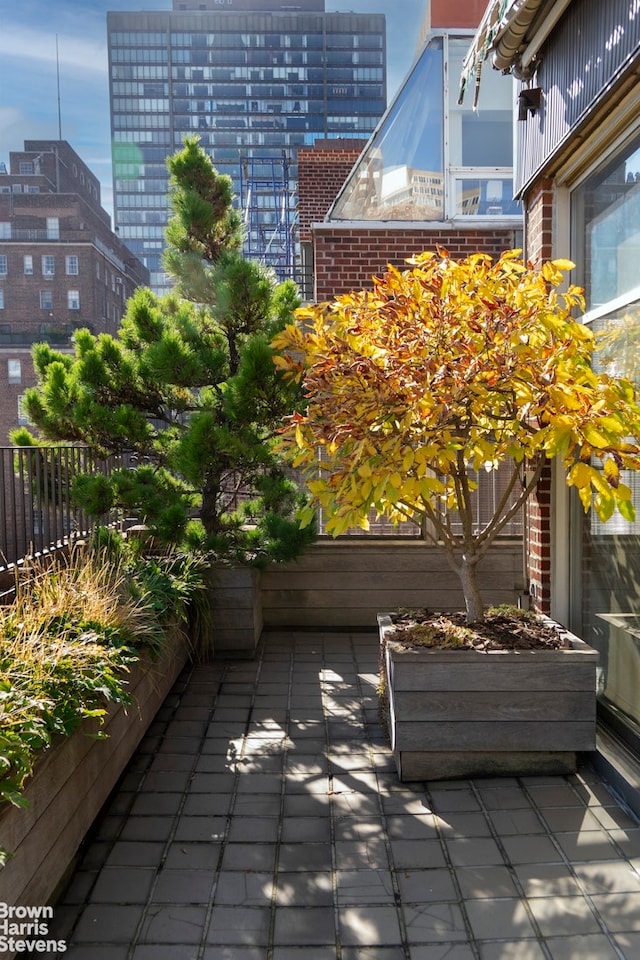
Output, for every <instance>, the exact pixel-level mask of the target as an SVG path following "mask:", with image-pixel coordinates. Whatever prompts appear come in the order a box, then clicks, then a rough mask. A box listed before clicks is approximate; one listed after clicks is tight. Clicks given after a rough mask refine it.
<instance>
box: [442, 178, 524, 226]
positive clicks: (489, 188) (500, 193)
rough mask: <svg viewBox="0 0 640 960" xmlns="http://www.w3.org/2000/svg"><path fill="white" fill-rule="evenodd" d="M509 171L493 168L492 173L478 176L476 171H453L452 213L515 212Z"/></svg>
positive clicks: (487, 214) (518, 209) (517, 209)
mask: <svg viewBox="0 0 640 960" xmlns="http://www.w3.org/2000/svg"><path fill="white" fill-rule="evenodd" d="M501 173H502V175H501ZM510 173H511V172H510V171H502V172H498V171H496V172H494V173H493V175H492V174H489V175H488V176H486V177H481V178H480V177H478V176H477V171H475V173H474V175H471V174H466V173H454V175H453V184H454V203H455V207H454V211H453V213H454V216H456V217H470V216H475V217H503V216H518V215H519V214H520V213H521V207H520V204H519V202H518V201H517V200H514V199H513V178H512V177H511V175H510Z"/></svg>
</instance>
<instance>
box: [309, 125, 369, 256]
mask: <svg viewBox="0 0 640 960" xmlns="http://www.w3.org/2000/svg"><path fill="white" fill-rule="evenodd" d="M365 143H366V140H319V141H316V143H315V145H314V146H313V147H309V148H303V149H301V150H299V151H298V222H299V225H300V240H301V241H302V242H303V243H304V242H305V241H309V240H310V239H311V230H310V227H311V224H312V223H319V222H321V221H322V220H324V218H325V215H326V214H327V212H328V210H329V207H330V206H331V204H332V203H333V201H334V200H335V198H336V197H337V195H338V193H339V192H340V189H341V187H342V185H343V183H344V182H345V180H346V179H347V177H348V176H349V174H350V173H351V170H352V168H353V166H354V164H355V162H356V160H357V159H358V157H359V156H360V153H361V152H362V149H363V148H364V145H365Z"/></svg>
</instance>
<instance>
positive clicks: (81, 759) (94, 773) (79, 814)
mask: <svg viewBox="0 0 640 960" xmlns="http://www.w3.org/2000/svg"><path fill="white" fill-rule="evenodd" d="M186 660H187V646H186V642H185V638H184V636H183V635H182V634H181V633H180V632H178V631H176V632H175V634H174V635H172V636H171V637H170V638H169V639H168V640H167V644H166V647H165V649H164V650H163V652H162V654H161V655H160V656H158V657H157V658H156V659H151V658H150V657H149V656H148V654H146V653H145V652H142V653H141V659H140V662H139V663H138V664H135V665H134V666H133V667H132V668H131V672H130V682H129V690H130V692H131V695H132V697H133V700H132V703H131V704H130V705H128V706H122V705H119V704H111V705H110V708H109V713H108V716H107V717H106V718H105V723H104V725H103V726H102V727H101V728H99V729H101V730H102V731H104V732H105V733H106V734H107V735H108V739H106V740H96V739H94V738H93V737H91V736H90V734H91V733H92V732H94V731H95V730H96V729H98V728H97V726H96V725H92V724H91V723H89V722H87V723H86V724H84V725H83V726H82V727H81V728H78V729H77V730H76V731H75V732H74V733H73V734H72V736H70V737H67V738H61V739H60V741H59V742H58V743H57V744H56V745H55V746H53V747H51V748H50V749H48V750H47V751H46V752H45V753H44V754H43V756H42V758H41V759H40V760H39V762H38V763H37V765H36V768H35V771H34V774H33V776H32V777H31V779H30V780H29V781H28V782H27V785H26V789H25V793H24V795H25V797H26V799H27V801H28V803H29V806H28V808H27V809H19V808H17V807H13V806H10V805H8V804H7V805H5V806H4V807H3V808H2V811H1V812H0V845H2V847H4V848H5V849H6V850H9V851H10V852H11V853H12V854H13V856H12V857H11V859H10V860H9V861H8V862H7V864H6V866H5V867H4V869H2V870H0V903H6V904H8V905H10V906H13V905H20V906H22V905H34V906H37V905H42V904H47V903H50V902H51V900H52V899H53V898H54V897H55V893H56V890H57V889H58V888H59V887H60V885H61V883H62V882H63V880H64V879H65V877H66V875H67V874H68V872H69V870H70V868H71V867H72V866H73V864H74V860H75V857H76V854H77V852H78V850H79V847H80V845H81V843H82V841H83V839H84V837H85V835H86V833H87V831H88V830H89V828H90V827H91V825H92V823H93V821H94V820H95V818H96V816H97V815H98V813H99V812H100V809H101V808H102V806H103V805H104V803H105V801H106V800H107V799H108V797H109V794H110V793H111V791H112V790H113V788H114V787H115V785H116V783H117V781H118V779H119V777H120V775H121V774H122V773H123V771H124V769H125V767H126V766H127V764H128V762H129V760H130V759H131V756H132V754H133V753H134V751H135V749H136V747H137V746H138V744H139V742H140V740H141V739H142V737H143V736H144V734H145V733H146V730H147V728H148V726H149V724H150V723H151V721H152V720H153V718H154V716H155V715H156V713H157V711H158V709H159V708H160V706H161V705H162V703H163V701H164V700H165V698H166V696H167V694H168V693H169V691H170V690H171V687H172V686H173V684H174V683H175V681H176V679H177V677H178V674H179V673H180V671H181V670H182V668H183V666H184V665H185V663H186ZM88 734H89V735H88Z"/></svg>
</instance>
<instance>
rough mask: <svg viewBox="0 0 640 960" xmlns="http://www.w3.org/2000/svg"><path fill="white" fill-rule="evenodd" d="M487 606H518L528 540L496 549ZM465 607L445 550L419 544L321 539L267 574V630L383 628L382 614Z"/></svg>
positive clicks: (484, 579) (483, 577)
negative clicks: (379, 617) (379, 616)
mask: <svg viewBox="0 0 640 960" xmlns="http://www.w3.org/2000/svg"><path fill="white" fill-rule="evenodd" d="M479 579H480V588H481V590H482V592H483V596H484V597H485V600H486V602H487V604H497V603H516V602H517V598H518V594H519V593H521V592H522V589H523V575H522V543H521V542H520V541H519V540H513V541H511V540H510V541H500V542H499V543H497V544H494V545H493V547H492V548H491V550H490V551H489V553H488V555H487V557H486V558H485V559H484V561H483V562H482V563H481V564H480V567H479ZM425 606H426V607H429V608H430V609H432V610H456V609H461V608H462V607H463V597H462V590H461V588H460V584H459V581H458V577H457V575H456V574H455V573H454V572H453V571H452V570H451V568H450V567H449V565H448V563H447V559H446V556H445V554H444V551H443V550H440V549H438V548H437V547H434V546H431V545H428V544H425V543H424V542H419V541H410V542H406V541H405V542H402V541H396V540H393V541H390V540H386V541H381V540H350V541H348V542H340V541H339V540H336V541H324V540H322V541H318V542H317V543H315V544H314V545H313V546H312V547H311V548H310V549H309V550H307V551H306V552H305V553H304V554H303V555H302V557H300V558H299V559H298V560H297V561H296V562H295V563H289V564H282V565H278V566H272V567H269V568H268V569H267V570H265V571H264V573H263V575H262V607H263V618H264V626H265V628H266V629H269V628H271V629H283V628H287V627H292V628H293V627H316V628H317V627H321V628H322V627H327V628H336V629H342V628H344V629H349V628H358V627H370V628H371V629H372V630H375V629H376V616H377V614H378V613H380V612H383V611H387V610H395V609H397V608H398V607H416V608H418V607H425Z"/></svg>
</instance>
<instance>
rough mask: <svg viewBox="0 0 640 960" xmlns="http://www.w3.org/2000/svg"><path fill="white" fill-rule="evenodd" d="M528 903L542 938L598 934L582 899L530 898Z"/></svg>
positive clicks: (586, 905) (595, 923)
mask: <svg viewBox="0 0 640 960" xmlns="http://www.w3.org/2000/svg"><path fill="white" fill-rule="evenodd" d="M528 902H529V907H530V908H531V912H532V913H533V915H534V917H535V918H536V922H537V924H538V926H539V927H540V930H541V932H542V933H543V934H544V936H558V935H560V934H563V935H569V934H578V933H600V929H601V928H600V924H599V923H598V921H597V919H596V916H595V914H594V913H593V911H592V910H591V908H590V906H589V904H588V903H587V901H586V900H585V899H584V897H540V898H536V897H530V898H529V901H528ZM636 917H637V914H636Z"/></svg>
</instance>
